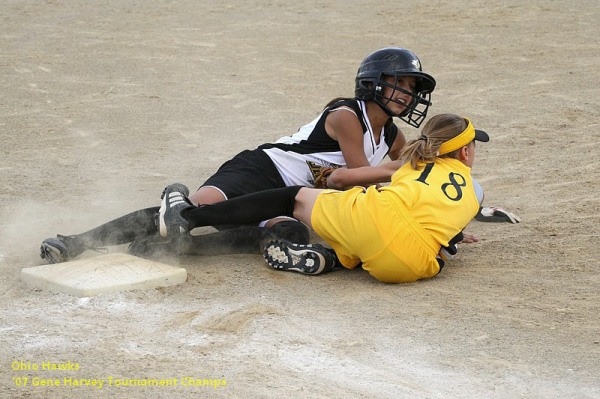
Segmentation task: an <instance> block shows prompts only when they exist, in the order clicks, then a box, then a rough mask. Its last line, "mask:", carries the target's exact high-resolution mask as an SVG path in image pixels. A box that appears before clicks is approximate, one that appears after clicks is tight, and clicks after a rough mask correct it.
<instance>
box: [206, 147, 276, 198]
mask: <svg viewBox="0 0 600 399" xmlns="http://www.w3.org/2000/svg"><path fill="white" fill-rule="evenodd" d="M206 186H212V187H215V188H217V189H219V190H220V191H221V192H222V193H223V194H224V195H225V196H226V197H227V199H231V198H235V197H239V196H242V195H245V194H251V193H256V192H259V191H264V190H269V189H272V188H281V187H285V183H284V182H283V179H282V178H281V175H280V174H279V171H278V170H277V168H276V167H275V165H274V164H273V161H271V158H269V156H268V155H267V154H265V152H264V151H263V150H261V149H258V148H257V149H255V150H245V151H242V152H240V153H239V154H237V155H236V156H235V157H233V158H232V159H230V160H229V161H227V162H225V163H224V164H223V165H221V167H220V168H219V170H217V173H215V174H214V175H212V176H211V177H209V178H208V180H206V181H205V182H204V184H202V186H201V187H206Z"/></svg>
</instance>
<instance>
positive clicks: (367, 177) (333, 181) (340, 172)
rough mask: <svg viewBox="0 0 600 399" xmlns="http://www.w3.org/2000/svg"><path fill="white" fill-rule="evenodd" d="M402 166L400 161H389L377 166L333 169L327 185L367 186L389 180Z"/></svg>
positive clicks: (337, 188)
mask: <svg viewBox="0 0 600 399" xmlns="http://www.w3.org/2000/svg"><path fill="white" fill-rule="evenodd" d="M401 166H402V161H400V160H397V161H391V162H387V163H384V164H381V165H379V166H364V167H360V168H354V169H346V168H340V169H336V170H334V171H333V172H332V173H331V175H329V177H328V178H327V186H328V187H329V188H334V189H336V190H344V189H347V188H349V187H353V186H363V187H367V186H370V185H373V184H377V183H387V182H389V181H391V179H392V175H393V174H394V173H395V172H396V171H397V170H398V169H399V168H400V167H401Z"/></svg>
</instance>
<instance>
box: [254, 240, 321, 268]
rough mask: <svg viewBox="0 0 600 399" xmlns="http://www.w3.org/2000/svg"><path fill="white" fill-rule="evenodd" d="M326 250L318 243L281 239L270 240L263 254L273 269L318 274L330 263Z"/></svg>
mask: <svg viewBox="0 0 600 399" xmlns="http://www.w3.org/2000/svg"><path fill="white" fill-rule="evenodd" d="M321 251H326V250H325V249H324V248H322V247H321V246H320V245H318V244H314V245H311V244H308V245H300V244H292V243H290V242H287V241H283V240H275V241H271V242H269V243H268V244H267V246H266V247H265V250H264V252H263V256H264V258H265V260H266V261H267V264H268V265H269V266H271V267H272V268H273V269H277V270H284V271H296V272H299V273H303V274H320V273H321V272H323V270H325V268H326V267H327V263H331V262H332V261H331V259H329V256H326V255H325V254H324V253H322V252H321Z"/></svg>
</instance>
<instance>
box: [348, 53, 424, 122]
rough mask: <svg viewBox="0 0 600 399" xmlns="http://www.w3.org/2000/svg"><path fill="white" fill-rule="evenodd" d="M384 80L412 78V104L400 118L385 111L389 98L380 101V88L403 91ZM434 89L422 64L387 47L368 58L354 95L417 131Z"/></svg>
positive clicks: (387, 109) (360, 68)
mask: <svg viewBox="0 0 600 399" xmlns="http://www.w3.org/2000/svg"><path fill="white" fill-rule="evenodd" d="M385 76H393V77H394V78H395V79H394V81H396V78H398V77H400V76H413V77H415V78H416V86H415V91H414V93H407V94H410V95H411V97H412V100H411V103H410V104H409V105H408V106H407V107H406V109H405V110H404V111H402V112H401V113H400V114H394V113H393V112H391V111H390V109H389V108H388V107H387V104H388V103H389V102H390V101H395V100H393V99H392V98H388V97H383V95H382V93H383V87H384V86H388V87H391V88H392V89H394V90H400V91H402V92H406V91H405V90H403V89H401V88H399V87H396V86H395V85H390V84H389V83H387V82H386V81H385V80H384V77H385ZM434 89H435V79H434V78H433V77H432V76H431V75H429V74H427V73H425V72H423V70H422V68H421V61H420V60H419V58H418V57H417V56H416V55H414V54H413V53H412V52H411V51H408V50H406V49H403V48H400V47H386V48H382V49H380V50H377V51H375V52H373V53H371V54H369V55H368V56H367V57H366V58H365V59H364V60H363V62H362V63H361V64H360V67H359V68H358V72H357V73H356V86H355V89H354V95H355V97H356V98H357V99H359V100H363V101H370V100H373V101H375V102H376V103H377V104H378V105H379V106H380V107H381V108H382V109H383V110H384V111H385V112H386V113H387V114H388V115H389V116H397V117H399V118H400V119H402V120H403V121H404V122H406V123H408V124H409V125H411V126H414V127H419V126H420V125H421V123H423V120H425V116H426V115H427V110H428V108H429V106H430V105H431V101H430V98H431V92H432V91H433V90H434Z"/></svg>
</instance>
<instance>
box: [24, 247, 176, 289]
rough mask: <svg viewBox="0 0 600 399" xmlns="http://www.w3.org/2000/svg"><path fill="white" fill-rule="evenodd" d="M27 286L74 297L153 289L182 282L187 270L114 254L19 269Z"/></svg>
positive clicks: (126, 255)
mask: <svg viewBox="0 0 600 399" xmlns="http://www.w3.org/2000/svg"><path fill="white" fill-rule="evenodd" d="M21 278H22V279H23V281H25V282H26V283H27V284H29V285H32V286H33V287H36V288H41V289H44V290H48V291H53V292H61V293H65V294H69V295H74V296H78V297H86V296H94V295H97V294H104V293H109V292H119V291H126V290H142V289H153V288H157V287H168V286H171V285H177V284H181V283H184V282H185V281H186V279H187V271H186V270H185V269H183V268H181V267H173V266H169V265H165V264H164V263H158V262H154V261H150V260H146V259H142V258H138V257H137V256H132V255H128V254H123V253H114V254H107V255H101V256H96V257H93V258H88V259H81V260H76V261H73V262H65V263H57V264H53V265H44V266H35V267H28V268H25V269H23V270H21Z"/></svg>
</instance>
